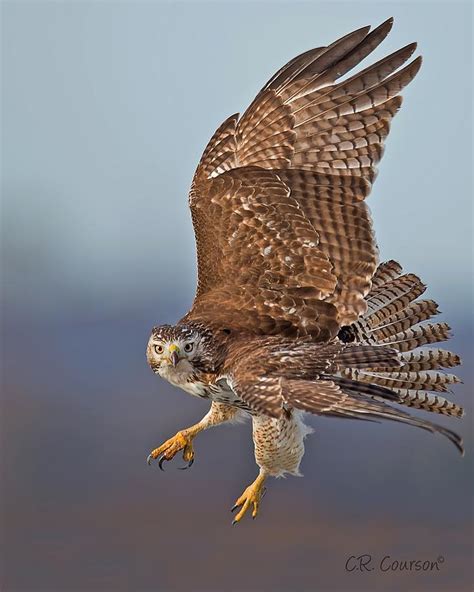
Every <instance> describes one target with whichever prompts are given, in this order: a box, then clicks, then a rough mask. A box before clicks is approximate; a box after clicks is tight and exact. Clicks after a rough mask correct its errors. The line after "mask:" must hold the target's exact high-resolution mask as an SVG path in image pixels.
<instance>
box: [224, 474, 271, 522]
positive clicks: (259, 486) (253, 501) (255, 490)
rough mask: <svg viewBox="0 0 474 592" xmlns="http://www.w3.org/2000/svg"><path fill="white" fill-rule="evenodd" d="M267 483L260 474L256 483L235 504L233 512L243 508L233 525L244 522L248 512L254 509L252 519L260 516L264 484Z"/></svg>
mask: <svg viewBox="0 0 474 592" xmlns="http://www.w3.org/2000/svg"><path fill="white" fill-rule="evenodd" d="M264 482H265V476H264V475H262V474H260V475H259V476H258V477H257V478H256V479H255V481H254V482H253V483H252V484H251V485H249V486H248V487H247V489H245V491H244V492H243V494H242V495H241V496H240V497H239V499H238V500H237V501H236V502H235V505H234V507H233V508H232V512H233V511H234V510H236V509H237V508H238V507H239V506H242V508H241V509H240V511H239V513H238V514H237V515H236V517H235V518H234V521H233V522H232V524H233V525H234V524H237V523H238V522H240V520H242V518H243V516H244V514H245V513H246V512H247V510H248V509H249V508H250V507H252V518H254V519H255V518H256V517H257V514H258V510H259V507H260V500H261V499H262V496H263V493H264V487H263V483H264Z"/></svg>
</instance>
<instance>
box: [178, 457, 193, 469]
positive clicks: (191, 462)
mask: <svg viewBox="0 0 474 592" xmlns="http://www.w3.org/2000/svg"><path fill="white" fill-rule="evenodd" d="M193 463H194V457H193V458H192V459H191V460H190V461H189V462H188V464H187V465H186V466H185V467H178V469H179V470H180V471H185V470H186V469H190V468H191V467H192V466H193Z"/></svg>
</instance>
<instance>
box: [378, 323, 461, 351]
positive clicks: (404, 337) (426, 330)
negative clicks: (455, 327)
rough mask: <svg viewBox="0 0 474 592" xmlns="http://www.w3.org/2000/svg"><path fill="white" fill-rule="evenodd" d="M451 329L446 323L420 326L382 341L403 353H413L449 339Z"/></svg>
mask: <svg viewBox="0 0 474 592" xmlns="http://www.w3.org/2000/svg"><path fill="white" fill-rule="evenodd" d="M450 329H451V327H450V326H449V325H448V324H446V323H435V324H428V325H419V326H417V327H414V328H413V329H407V330H406V331H401V332H400V333H397V334H396V335H391V336H390V337H386V338H385V339H383V340H382V341H381V343H382V344H384V345H390V347H394V348H396V349H398V350H399V351H401V352H406V351H411V350H412V349H415V348H416V347H420V346H421V345H426V344H427V343H436V342H438V341H446V339H449V337H450V335H449V331H450Z"/></svg>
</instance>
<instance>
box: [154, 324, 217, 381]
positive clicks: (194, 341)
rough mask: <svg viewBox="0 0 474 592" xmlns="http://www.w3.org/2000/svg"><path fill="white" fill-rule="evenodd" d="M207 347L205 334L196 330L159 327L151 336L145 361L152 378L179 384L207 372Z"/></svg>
mask: <svg viewBox="0 0 474 592" xmlns="http://www.w3.org/2000/svg"><path fill="white" fill-rule="evenodd" d="M209 345H210V341H209V339H208V336H207V335H206V332H205V331H201V330H200V329H199V328H198V327H194V326H193V327H191V326H189V325H175V326H171V325H161V326H160V327H155V328H154V329H153V331H152V332H151V336H150V339H149V341H148V347H147V352H146V357H147V360H148V364H149V365H150V367H151V369H152V370H153V372H154V373H155V374H159V375H160V376H162V377H163V378H165V379H166V380H169V381H170V382H173V383H181V382H184V381H185V380H187V378H189V377H190V376H192V375H193V374H195V373H196V371H201V372H202V371H206V370H207V368H208V367H209V365H210V362H211V359H210V354H211V352H210V348H209ZM211 365H212V364H211Z"/></svg>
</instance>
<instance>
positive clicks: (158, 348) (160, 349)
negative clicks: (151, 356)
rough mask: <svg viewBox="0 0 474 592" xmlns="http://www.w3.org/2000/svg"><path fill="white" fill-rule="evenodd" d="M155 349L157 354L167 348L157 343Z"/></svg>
mask: <svg viewBox="0 0 474 592" xmlns="http://www.w3.org/2000/svg"><path fill="white" fill-rule="evenodd" d="M155 351H156V353H157V354H162V353H163V352H164V351H165V349H164V347H163V346H162V345H155Z"/></svg>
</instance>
